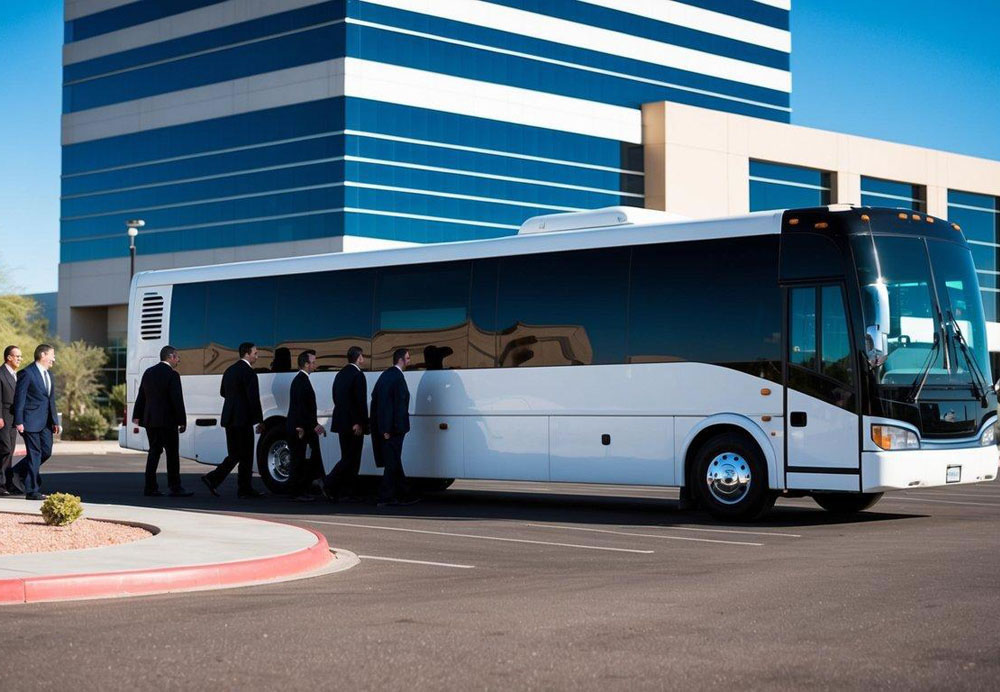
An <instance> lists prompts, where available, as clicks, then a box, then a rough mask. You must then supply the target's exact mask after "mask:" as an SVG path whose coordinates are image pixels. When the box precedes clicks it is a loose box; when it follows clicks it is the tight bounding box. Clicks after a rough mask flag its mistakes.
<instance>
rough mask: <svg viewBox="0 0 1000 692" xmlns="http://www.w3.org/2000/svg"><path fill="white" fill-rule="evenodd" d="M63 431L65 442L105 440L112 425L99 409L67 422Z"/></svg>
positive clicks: (79, 414)
mask: <svg viewBox="0 0 1000 692" xmlns="http://www.w3.org/2000/svg"><path fill="white" fill-rule="evenodd" d="M65 423H66V425H65V430H63V439H64V440H103V439H104V435H105V434H106V433H107V432H108V428H110V427H111V426H110V424H109V423H108V419H107V418H105V417H104V414H103V413H101V412H100V411H98V410H97V409H93V408H92V409H88V410H86V411H84V412H83V413H78V414H76V415H75V416H73V417H72V418H70V419H69V420H67V421H66V422H65Z"/></svg>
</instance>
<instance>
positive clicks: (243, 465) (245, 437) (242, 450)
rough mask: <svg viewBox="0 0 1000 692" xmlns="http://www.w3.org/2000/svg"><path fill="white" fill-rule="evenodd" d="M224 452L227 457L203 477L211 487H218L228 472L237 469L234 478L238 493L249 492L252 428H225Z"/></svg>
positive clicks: (250, 484)
mask: <svg viewBox="0 0 1000 692" xmlns="http://www.w3.org/2000/svg"><path fill="white" fill-rule="evenodd" d="M226 451H227V452H228V453H229V455H228V456H227V457H226V458H225V460H224V461H223V462H222V463H221V464H219V465H218V466H216V467H215V469H214V470H212V471H210V472H208V473H207V474H206V475H205V477H206V478H208V481H209V482H210V483H211V484H212V485H213V486H218V485H219V484H220V483H222V481H224V480H226V476H228V475H229V472H230V471H232V470H233V469H234V468H236V466H237V464H238V465H239V469H238V470H237V472H236V473H237V476H236V487H237V489H238V491H239V492H243V491H244V490H251V489H252V488H253V483H252V481H251V479H252V478H253V427H252V426H246V427H243V426H233V427H230V428H226Z"/></svg>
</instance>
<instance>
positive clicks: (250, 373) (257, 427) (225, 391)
mask: <svg viewBox="0 0 1000 692" xmlns="http://www.w3.org/2000/svg"><path fill="white" fill-rule="evenodd" d="M239 354H240V359H239V360H238V361H236V362H235V363H233V364H232V365H230V366H229V367H228V368H226V372H225V373H223V375H222V386H221V387H220V388H219V396H221V397H222V398H223V399H224V400H225V402H224V403H223V404H222V427H223V428H225V429H226V451H227V452H228V456H227V457H226V458H225V460H224V461H223V462H222V463H221V464H219V465H218V466H217V467H216V468H215V469H214V470H212V471H210V472H209V473H206V474H205V475H204V476H202V477H201V480H202V482H203V483H204V484H205V486H206V487H207V488H208V491H209V492H210V493H212V494H213V495H215V496H216V497H218V496H219V491H218V490H217V488H218V487H219V485H220V484H221V483H222V481H224V480H226V476H228V475H229V472H230V471H232V470H233V468H234V467H235V466H236V465H237V464H238V465H239V470H238V471H237V481H236V497H238V498H240V499H241V500H249V499H256V498H259V497H264V493H262V492H260V491H259V490H254V487H253V457H254V444H253V434H254V432H257V433H258V434H259V433H261V432H263V430H264V412H263V411H262V410H261V407H260V385H259V384H258V382H257V373H256V372H254V369H253V364H254V363H256V362H257V347H256V346H255V345H254V344H252V343H250V342H248V341H247V342H244V343H242V344H240V349H239Z"/></svg>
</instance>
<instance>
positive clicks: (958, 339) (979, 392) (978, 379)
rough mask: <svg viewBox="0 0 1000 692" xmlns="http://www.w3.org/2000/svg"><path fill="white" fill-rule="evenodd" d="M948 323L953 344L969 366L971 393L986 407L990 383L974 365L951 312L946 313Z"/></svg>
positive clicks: (977, 366) (973, 359) (976, 365)
mask: <svg viewBox="0 0 1000 692" xmlns="http://www.w3.org/2000/svg"><path fill="white" fill-rule="evenodd" d="M948 321H949V323H950V324H951V331H952V333H954V334H955V343H957V344H958V349H959V350H960V351H961V352H962V355H963V356H965V362H966V363H968V364H969V374H971V375H972V393H973V394H974V395H975V396H976V397H977V398H978V399H979V402H980V403H981V404H982V405H983V406H987V405H988V404H989V402H987V400H986V391H987V390H988V389H989V388H990V383H989V382H987V380H986V376H985V375H984V374H983V371H982V370H980V369H979V364H978V363H976V359H975V357H974V356H973V355H972V354H971V353H969V344H968V342H966V340H965V336H964V335H963V334H962V328H961V327H959V326H958V320H956V319H955V315H953V314H952V312H951V310H949V311H948Z"/></svg>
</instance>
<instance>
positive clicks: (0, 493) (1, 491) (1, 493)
mask: <svg viewBox="0 0 1000 692" xmlns="http://www.w3.org/2000/svg"><path fill="white" fill-rule="evenodd" d="M7 495H10V493H9V492H7V488H5V487H3V486H2V485H0V497H6V496H7Z"/></svg>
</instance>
